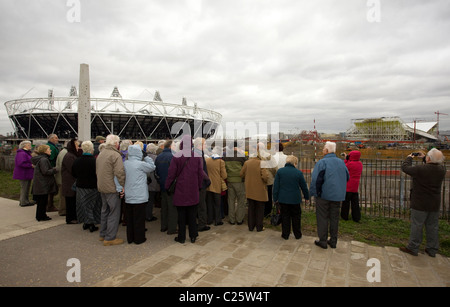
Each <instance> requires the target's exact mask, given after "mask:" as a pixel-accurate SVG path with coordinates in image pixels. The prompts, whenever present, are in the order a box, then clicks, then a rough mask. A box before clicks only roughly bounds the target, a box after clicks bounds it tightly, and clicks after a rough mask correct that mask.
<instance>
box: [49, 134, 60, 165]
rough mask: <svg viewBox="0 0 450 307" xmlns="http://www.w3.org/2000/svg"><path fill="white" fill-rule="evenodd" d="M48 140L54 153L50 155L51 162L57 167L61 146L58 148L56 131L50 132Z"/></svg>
mask: <svg viewBox="0 0 450 307" xmlns="http://www.w3.org/2000/svg"><path fill="white" fill-rule="evenodd" d="M47 139H48V142H47V145H48V146H50V150H51V151H52V154H51V155H50V157H49V160H50V164H51V165H52V166H53V167H55V166H56V158H57V157H58V154H59V148H58V142H59V139H58V136H57V135H56V134H54V133H52V134H49V136H48V138H47Z"/></svg>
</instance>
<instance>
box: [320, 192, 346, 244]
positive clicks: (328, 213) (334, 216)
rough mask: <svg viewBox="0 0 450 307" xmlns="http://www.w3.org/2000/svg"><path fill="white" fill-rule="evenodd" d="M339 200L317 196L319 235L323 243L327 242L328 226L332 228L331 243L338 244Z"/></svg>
mask: <svg viewBox="0 0 450 307" xmlns="http://www.w3.org/2000/svg"><path fill="white" fill-rule="evenodd" d="M340 205H341V203H340V202H339V201H330V200H326V199H322V198H320V197H317V198H316V218H317V235H318V236H319V241H320V242H321V244H322V245H323V244H325V246H326V244H327V238H328V227H329V228H330V243H331V244H332V245H336V243H337V237H338V227H339V209H340Z"/></svg>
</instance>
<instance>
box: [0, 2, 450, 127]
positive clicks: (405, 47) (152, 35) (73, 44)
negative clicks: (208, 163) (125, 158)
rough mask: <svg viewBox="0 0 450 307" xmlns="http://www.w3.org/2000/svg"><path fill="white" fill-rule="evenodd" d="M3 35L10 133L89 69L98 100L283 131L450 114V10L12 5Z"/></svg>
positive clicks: (0, 18) (445, 122)
mask: <svg viewBox="0 0 450 307" xmlns="http://www.w3.org/2000/svg"><path fill="white" fill-rule="evenodd" d="M78 3H79V4H80V7H78ZM378 4H379V5H378ZM78 8H80V9H79V10H78ZM378 8H380V10H378ZM78 17H79V22H77V20H76V19H77V18H78ZM71 21H74V22H71ZM0 29H1V30H0V31H1V32H0V33H1V34H0V35H1V44H0V101H1V105H0V134H6V133H7V132H12V131H13V128H12V126H11V124H10V121H9V119H8V117H7V113H6V109H5V106H4V102H6V101H8V100H12V99H17V98H19V97H21V96H23V95H24V94H25V93H27V92H28V91H29V92H28V94H27V95H25V97H28V98H31V97H42V96H43V97H45V96H47V91H48V89H53V90H54V95H55V96H68V94H69V91H70V87H71V86H72V85H76V86H77V88H78V82H79V80H78V78H79V70H80V64H81V63H87V64H89V68H90V81H91V96H92V97H109V95H110V94H111V92H112V90H113V88H114V86H118V88H119V91H120V93H121V94H122V97H123V98H129V99H151V98H152V97H153V93H154V92H155V91H156V90H158V91H159V92H160V94H161V97H162V98H163V100H164V101H165V102H169V103H181V100H182V97H186V98H187V100H188V104H190V105H193V103H194V102H196V103H197V104H198V106H199V107H203V108H211V109H213V110H215V111H217V112H220V113H221V114H222V115H223V122H229V121H230V122H236V121H242V122H250V121H252V122H260V121H262V122H279V123H280V130H282V131H286V132H289V130H291V131H295V130H303V129H305V130H310V129H313V126H314V122H313V120H314V119H315V120H316V128H317V130H319V132H342V131H346V130H347V129H348V128H350V126H351V120H352V119H356V118H367V117H382V116H399V117H401V118H402V119H403V120H405V121H407V122H411V121H413V119H417V120H425V121H433V120H436V115H435V112H436V111H440V112H442V113H447V114H449V115H450V1H448V0H441V1H438V0H436V1H434V0H429V1H423V0H417V1H413V0H408V1H406V0H405V1H400V0H380V1H375V0H345V1H344V0H340V1H336V0H315V1H306V0H304V1H303V0H276V1H275V0H270V1H266V0H163V1H162V0H161V1H159V0H158V1H156V0H131V1H117V0H89V1H88V0H79V1H72V0H69V1H67V0H32V1H31V0H27V1H25V0H1V1H0ZM441 130H450V116H444V115H442V116H441Z"/></svg>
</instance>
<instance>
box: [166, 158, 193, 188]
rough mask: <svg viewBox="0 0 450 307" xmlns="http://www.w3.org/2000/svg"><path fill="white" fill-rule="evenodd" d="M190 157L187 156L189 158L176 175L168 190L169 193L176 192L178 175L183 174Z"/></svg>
mask: <svg viewBox="0 0 450 307" xmlns="http://www.w3.org/2000/svg"><path fill="white" fill-rule="evenodd" d="M189 159H190V158H187V160H186V161H185V162H184V165H183V168H182V169H181V171H180V173H179V174H178V175H177V176H176V177H175V179H174V180H173V181H172V183H171V184H170V187H169V189H168V190H167V194H169V195H173V194H175V188H176V186H177V180H178V177H179V176H180V175H181V173H182V172H183V169H184V167H185V166H186V164H187V163H188V161H189Z"/></svg>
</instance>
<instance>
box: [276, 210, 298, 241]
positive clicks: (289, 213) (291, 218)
mask: <svg viewBox="0 0 450 307" xmlns="http://www.w3.org/2000/svg"><path fill="white" fill-rule="evenodd" d="M280 212H281V235H282V236H283V238H285V239H287V238H289V234H290V233H291V224H292V232H293V233H294V236H295V238H296V239H300V238H301V237H302V230H301V217H302V209H301V207H300V204H295V205H292V204H282V203H280Z"/></svg>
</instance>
